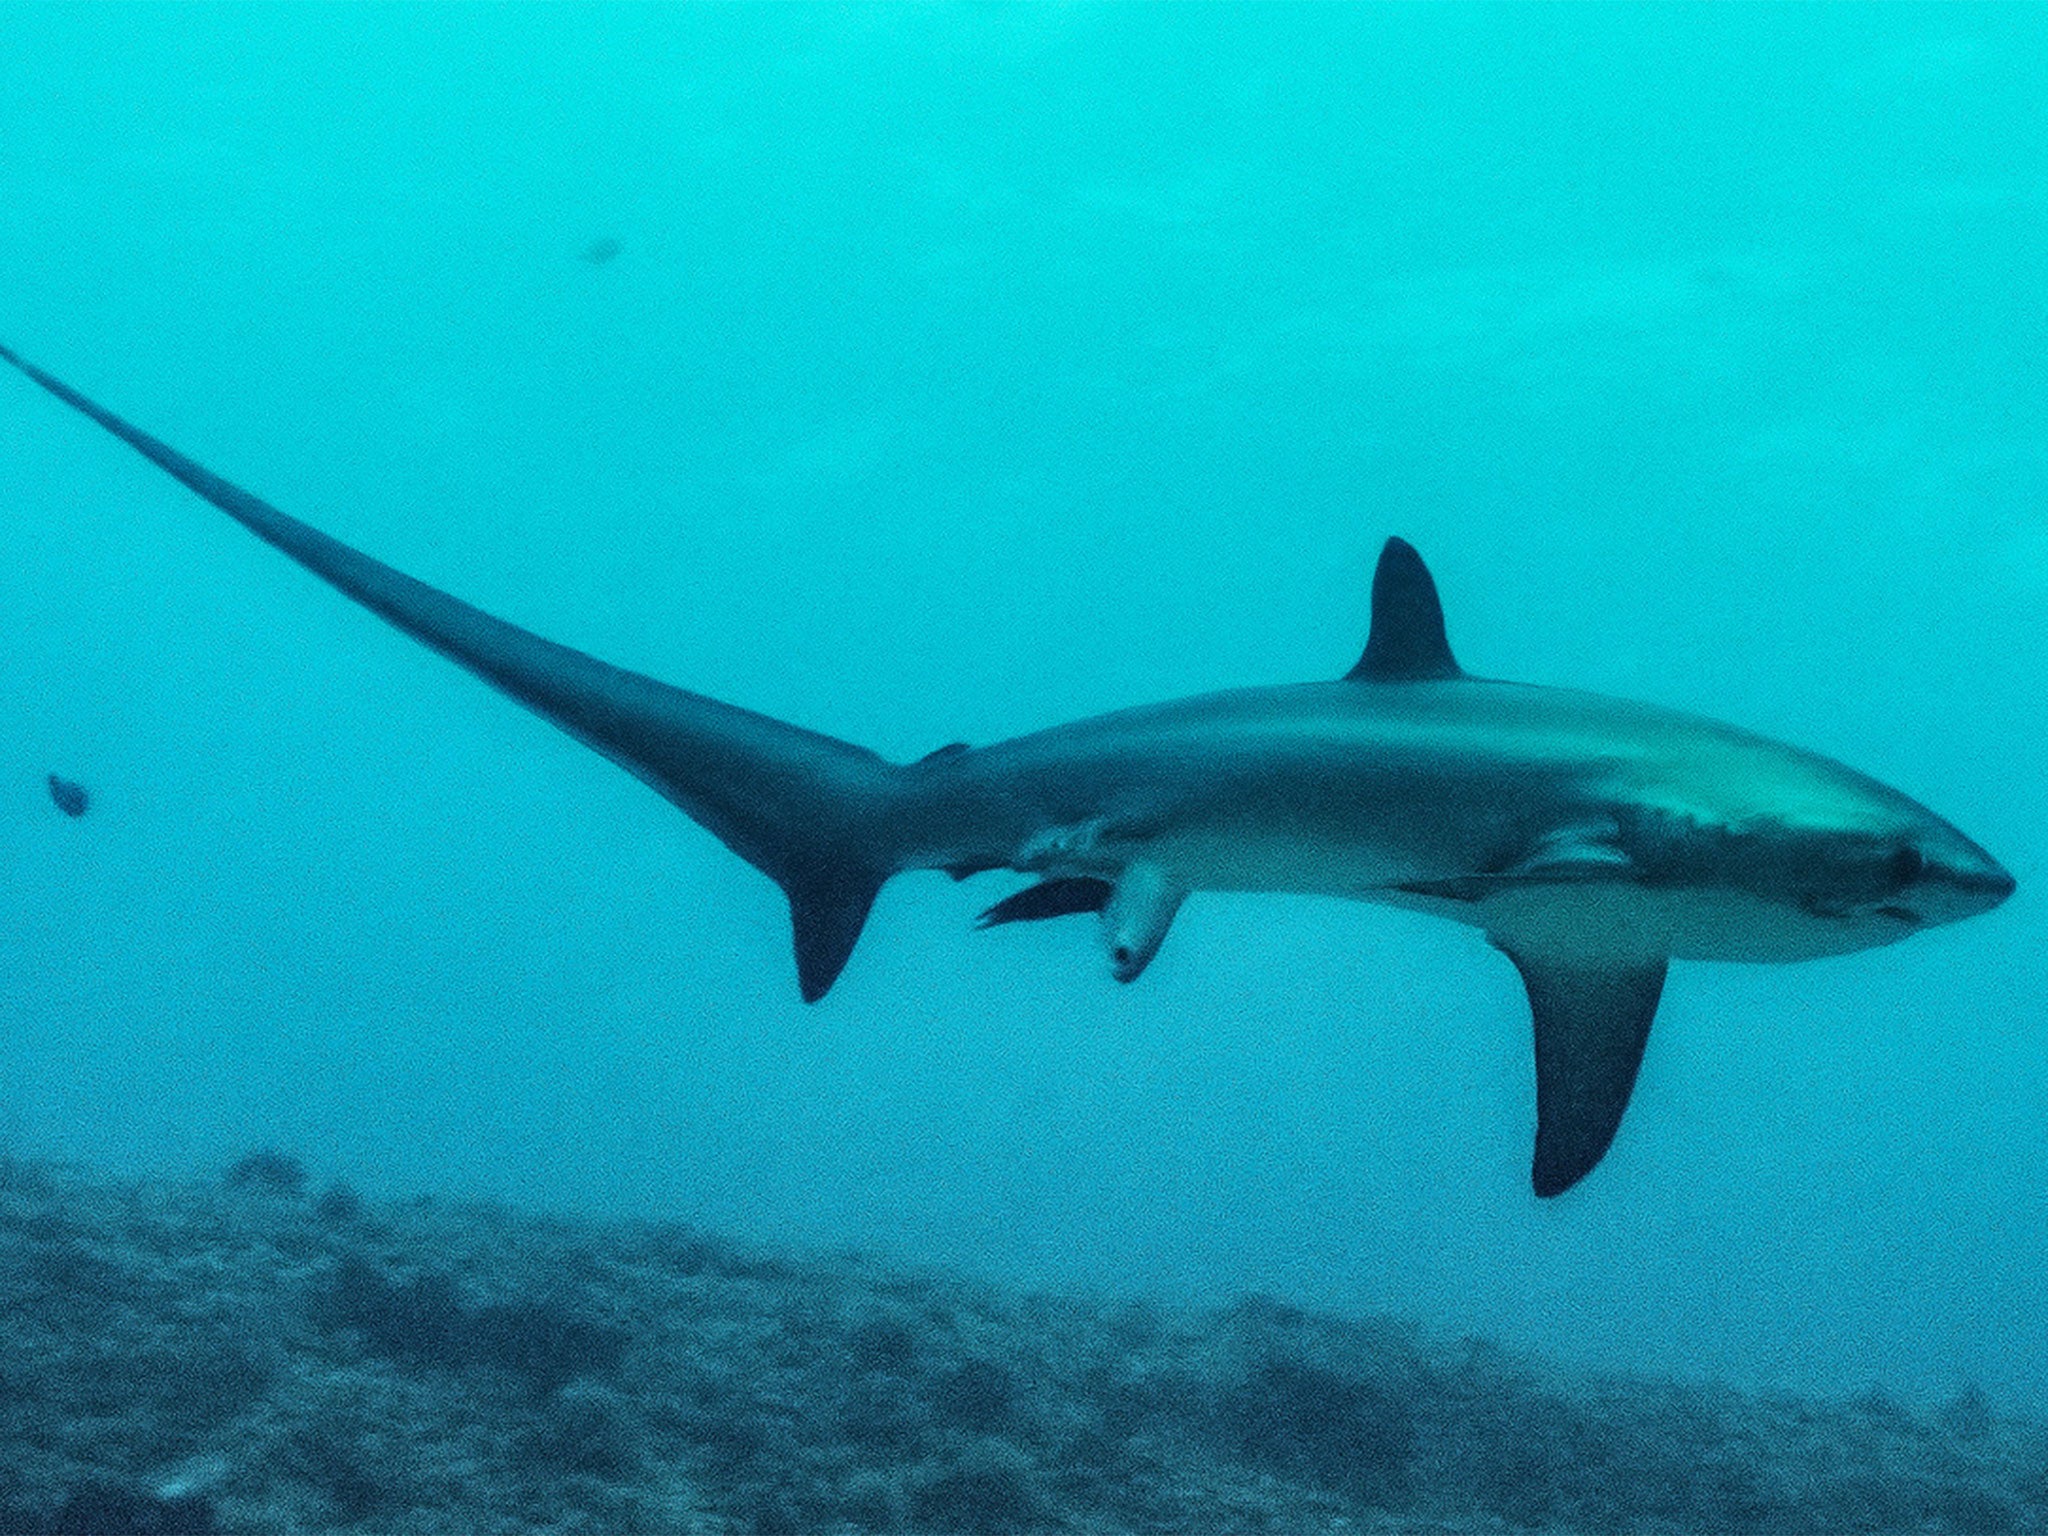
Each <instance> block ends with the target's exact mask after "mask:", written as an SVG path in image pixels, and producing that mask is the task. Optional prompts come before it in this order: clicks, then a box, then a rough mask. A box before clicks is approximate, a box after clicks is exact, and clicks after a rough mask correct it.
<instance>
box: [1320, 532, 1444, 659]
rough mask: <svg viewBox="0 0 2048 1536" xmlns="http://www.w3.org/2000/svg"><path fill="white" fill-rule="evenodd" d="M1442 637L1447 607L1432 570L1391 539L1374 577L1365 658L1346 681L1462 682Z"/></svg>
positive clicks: (1404, 543) (1408, 548)
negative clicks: (1440, 598) (1448, 679)
mask: <svg viewBox="0 0 2048 1536" xmlns="http://www.w3.org/2000/svg"><path fill="white" fill-rule="evenodd" d="M1464 675H1465V672H1464V669H1463V668H1461V667H1460V666H1459V665H1458V663H1457V661H1456V660H1455V659H1453V657H1452V656H1451V644H1450V641H1449V640H1447V639H1446V638H1445V637H1444V607H1443V603H1442V602H1441V601H1440V600H1439V599H1438V598H1437V595H1436V582H1435V581H1433V580H1432V579H1431V578H1430V574H1429V567H1428V566H1426V565H1424V564H1423V563H1422V556H1420V555H1418V554H1417V553H1416V552H1415V546H1414V545H1412V544H1410V543H1409V542H1408V541H1407V540H1406V539H1389V540H1387V542H1386V545H1385V547H1383V548H1382V549H1381V550H1380V563H1379V565H1378V566H1377V567H1376V568H1375V569H1374V570H1373V573H1372V628H1371V629H1370V630H1368V631H1367V633H1366V638H1365V654H1364V655H1363V656H1361V657H1359V658H1358V665H1357V666H1355V667H1353V668H1352V669H1351V670H1350V671H1349V672H1346V673H1345V674H1344V676H1345V677H1346V678H1347V679H1348V680H1351V681H1356V682H1366V683H1419V682H1432V681H1442V680H1444V679H1447V678H1454V677H1463V676H1464Z"/></svg>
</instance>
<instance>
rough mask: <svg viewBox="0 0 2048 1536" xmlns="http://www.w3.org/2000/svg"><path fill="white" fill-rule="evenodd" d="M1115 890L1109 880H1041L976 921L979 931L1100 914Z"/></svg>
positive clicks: (1089, 877)
mask: <svg viewBox="0 0 2048 1536" xmlns="http://www.w3.org/2000/svg"><path fill="white" fill-rule="evenodd" d="M1114 889H1115V887H1114V886H1112V885H1111V884H1110V883H1109V882H1108V881H1107V880H1097V879H1095V878H1094V877H1092V876H1089V875H1074V876H1071V877H1068V878H1064V879H1059V880H1041V881H1039V882H1038V884H1036V885H1028V886H1026V887H1025V888H1024V889H1023V890H1021V891H1018V892H1016V893H1015V894H1014V895H1010V896H1005V897H1004V898H1003V899H1002V900H1001V901H999V902H997V903H996V904H995V905H994V906H992V907H990V908H989V909H988V910H987V911H986V912H984V913H982V914H981V916H979V917H977V918H976V919H975V920H974V926H975V927H977V928H995V927H999V926H1000V925H1002V924H1004V923H1035V922H1039V921H1041V920H1043V919H1045V918H1048V917H1067V916H1070V915H1071V914H1073V913H1075V912H1100V911H1101V910H1102V909H1103V908H1104V907H1106V906H1108V905H1109V895H1110V892H1111V891H1113V890H1114Z"/></svg>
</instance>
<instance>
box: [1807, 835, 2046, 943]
mask: <svg viewBox="0 0 2048 1536" xmlns="http://www.w3.org/2000/svg"><path fill="white" fill-rule="evenodd" d="M1888 820H1889V821H1890V822H1891V825H1889V826H1887V827H1885V828H1883V829H1881V830H1878V831H1875V832H1857V833H1837V834H1834V835H1832V836H1819V837H1814V838H1812V839H1811V841H1810V843H1809V845H1808V847H1807V848H1806V849H1805V856H1804V858H1803V860H1802V861H1801V878H1800V880H1799V881H1798V882H1797V884H1798V890H1797V892H1796V901H1797V904H1798V905H1799V906H1800V907H1801V908H1802V909H1803V910H1804V911H1806V912H1809V913H1811V914H1812V915H1813V916H1814V917H1816V918H1818V919H1821V920H1823V921H1827V922H1831V923H1834V924H1837V925H1839V926H1841V927H1842V928H1843V929H1845V930H1846V932H1845V935H1844V936H1845V937H1847V938H1850V939H1851V940H1852V942H1851V944H1850V946H1849V947H1853V948H1859V949H1860V948H1866V947H1869V946H1873V945H1877V944H1886V943H1890V942H1892V941H1893V940H1896V939H1902V938H1904V937H1906V936H1907V935H1908V934H1910V933H1915V932H1918V931H1919V930H1920V929H1922V928H1933V927H1938V926H1939V925H1941V924H1943V923H1957V922H1961V921H1962V920H1963V919H1964V918H1966V917H1975V916H1977V915H1978V914H1979V913H1981V912H1989V911H1990V910H1991V909H1992V908H1993V907H1995V906H1997V905H1998V904H1999V903H2000V902H2002V901H2004V900H2005V899H2006V897H2008V896H2010V895H2011V894H2012V893H2013V887H2014V881H2013V877H2012V876H2011V875H2010V874H2009V873H2007V871H2006V869H2005V867H2004V866H2003V865H2001V864H2000V863H1999V862H1998V860H1996V859H1994V858H1993V857H1992V856H1991V855H1990V854H1988V853H1986V852H1985V851H1984V850H1983V849H1982V848H1980V847H1978V846H1977V845H1976V844H1975V843H1974V842H1972V841H1971V840H1970V839H1969V838H1967V837H1965V836H1964V835H1963V834H1962V833H1961V832H1958V831H1957V830H1956V829H1955V828H1954V827H1952V826H1950V825H1949V824H1948V823H1947V822H1945V821H1943V820H1942V819H1941V818H1940V817H1939V816H1936V815H1934V814H1933V813H1932V812H1931V811H1928V810H1926V809H1925V808H1923V807H1921V806H1918V805H1913V804H1911V802H1907V805H1906V806H1905V807H1903V808H1901V809H1900V810H1898V811H1895V812H1894V813H1893V815H1892V816H1891V817H1890V818H1888ZM1859 938H1860V939H1861V940H1862V942H1860V943H1858V942H1853V941H1854V940H1855V939H1859Z"/></svg>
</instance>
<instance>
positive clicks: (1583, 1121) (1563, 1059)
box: [1496, 941, 1666, 1199]
mask: <svg viewBox="0 0 2048 1536" xmlns="http://www.w3.org/2000/svg"><path fill="white" fill-rule="evenodd" d="M1496 944H1497V945H1498V947H1499V948H1500V950H1501V952H1502V953H1503V954H1505V955H1506V956H1507V957H1508V958H1509V959H1510V960H1512V961H1514V962H1515V969H1516V970H1517V971H1519V972H1521V974H1522V985H1523V986H1524V987H1525V988H1527V989H1528V993H1529V1012H1530V1015H1531V1016H1532V1018H1533V1019H1534V1021H1535V1033H1536V1156H1535V1160H1534V1162H1533V1164H1532V1165H1531V1168H1530V1182H1531V1183H1532V1184H1533V1185H1534V1186H1535V1189H1536V1193H1537V1194H1538V1195H1540V1196H1542V1197H1543V1198H1545V1199H1548V1198H1550V1197H1551V1196H1553V1195H1561V1194H1563V1193H1564V1192H1565V1191H1566V1190H1567V1189H1570V1188H1571V1187H1572V1186H1573V1185H1574V1184H1576V1183H1578V1181H1579V1180H1580V1179H1583V1178H1584V1177H1585V1176H1586V1175H1587V1174H1588V1173H1591V1172H1592V1171H1593V1168H1594V1165H1596V1164H1597V1163H1598V1162H1599V1161H1600V1159H1601V1158H1602V1157H1604V1156H1606V1154H1607V1148H1608V1147H1609V1146H1610V1145H1611V1144H1612V1143H1613V1141H1614V1133H1615V1131H1616V1130H1618V1129H1619V1128H1620V1126H1621V1117H1622V1114H1623V1113H1624V1112H1625V1111H1626V1110H1627V1109H1628V1100H1629V1095H1630V1093H1632V1092H1633V1091H1634V1089H1635V1085H1636V1073H1637V1071H1638V1069H1640V1068H1641V1066H1642V1064H1643V1046H1644V1045H1645V1044H1646V1043H1647V1042H1648V1040H1649V1038H1650V1021H1651V1020H1652V1019H1653V1018H1655V1017H1656V1014H1657V999H1658V997H1659V996H1660V995H1661V994H1662V993H1663V990H1664V971H1665V966H1666V961H1665V960H1664V959H1663V958H1662V957H1658V958H1656V959H1651V960H1619V961H1606V962H1598V961H1589V960H1580V959H1576V958H1575V959H1570V960H1560V959H1557V958H1555V957H1552V956H1548V955H1524V954H1517V953H1516V952H1515V951H1514V950H1512V949H1509V948H1508V947H1507V946H1506V945H1504V944H1498V941H1496Z"/></svg>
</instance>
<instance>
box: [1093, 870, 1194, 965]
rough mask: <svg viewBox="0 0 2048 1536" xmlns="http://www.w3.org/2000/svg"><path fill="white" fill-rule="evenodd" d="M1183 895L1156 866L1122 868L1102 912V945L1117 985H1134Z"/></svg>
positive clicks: (1159, 943) (1158, 943) (1163, 935)
mask: <svg viewBox="0 0 2048 1536" xmlns="http://www.w3.org/2000/svg"><path fill="white" fill-rule="evenodd" d="M1186 895H1187V892H1185V891H1183V890H1182V889H1181V888H1180V887H1179V886H1177V885H1175V884H1174V883H1173V882H1172V881H1171V880H1169V879H1168V878H1167V876H1166V871H1165V870H1163V869H1161V868H1160V867H1159V866H1158V865H1157V864H1149V863H1138V864H1128V865H1126V866H1124V872H1123V874H1122V875H1121V876H1119V877H1118V879H1117V882H1116V889H1115V890H1114V891H1112V892H1111V893H1110V897H1109V901H1108V904H1107V905H1105V906H1104V907H1103V909H1102V942H1103V944H1104V945H1105V946H1106V947H1107V948H1108V950H1109V968H1110V971H1111V972H1112V973H1113V974H1114V975H1115V977H1116V979H1117V980H1118V981H1136V980H1137V979H1138V977H1139V976H1140V975H1141V974H1142V973H1143V972H1144V969H1145V967H1146V966H1148V965H1150V964H1151V963H1152V957H1153V956H1154V955H1156V954H1158V953H1159V946H1160V945H1161V944H1163V943H1165V942H1166V930H1167V929H1169V928H1171V927H1172V926H1173V915H1174V913H1176V912H1178V911H1179V910H1180V904H1181V901H1182V900H1183V898H1185V897H1186Z"/></svg>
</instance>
